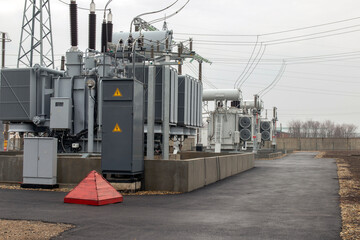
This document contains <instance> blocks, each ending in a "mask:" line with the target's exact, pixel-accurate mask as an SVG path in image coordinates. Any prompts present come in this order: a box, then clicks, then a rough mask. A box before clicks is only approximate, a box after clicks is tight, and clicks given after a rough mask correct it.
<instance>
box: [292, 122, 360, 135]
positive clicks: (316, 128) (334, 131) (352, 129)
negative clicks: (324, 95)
mask: <svg viewBox="0 0 360 240" xmlns="http://www.w3.org/2000/svg"><path fill="white" fill-rule="evenodd" d="M356 130H357V126H355V125H354V124H335V123H334V122H332V121H330V120H326V121H325V122H321V123H320V122H319V121H313V120H308V121H306V122H302V121H299V120H293V121H291V122H289V133H290V136H291V137H303V138H309V137H313V138H318V137H321V138H331V137H336V138H349V137H356Z"/></svg>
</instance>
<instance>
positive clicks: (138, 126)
mask: <svg viewBox="0 0 360 240" xmlns="http://www.w3.org/2000/svg"><path fill="white" fill-rule="evenodd" d="M102 84H103V87H102V89H103V115H102V117H103V126H102V127H103V128H102V129H103V130H102V159H101V169H102V172H103V173H119V174H125V175H135V174H139V173H142V172H143V170H144V87H143V84H142V83H141V82H139V81H137V80H133V79H103V81H102ZM117 91H119V92H120V93H121V94H120V95H121V96H119V94H115V93H116V92H117ZM116 95H118V96H116Z"/></svg>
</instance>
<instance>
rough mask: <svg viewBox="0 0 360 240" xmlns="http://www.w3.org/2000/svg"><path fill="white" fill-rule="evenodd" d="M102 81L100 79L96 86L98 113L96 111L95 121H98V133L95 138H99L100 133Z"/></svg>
mask: <svg viewBox="0 0 360 240" xmlns="http://www.w3.org/2000/svg"><path fill="white" fill-rule="evenodd" d="M102 81H103V79H101V80H100V81H99V84H98V88H97V89H98V94H97V96H98V108H97V109H98V111H97V120H98V131H97V136H98V137H100V136H101V131H102V105H103V103H102V98H103V93H102V87H103V86H102Z"/></svg>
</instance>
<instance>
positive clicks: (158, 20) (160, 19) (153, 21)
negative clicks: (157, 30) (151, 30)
mask: <svg viewBox="0 0 360 240" xmlns="http://www.w3.org/2000/svg"><path fill="white" fill-rule="evenodd" d="M189 2H190V0H187V2H186V3H185V4H184V5H183V6H182V7H181V8H180V9H179V10H177V11H176V12H174V13H172V14H170V15H169V16H165V17H162V18H158V19H154V20H152V21H150V22H149V24H154V23H157V22H161V21H163V20H166V19H169V18H171V17H173V16H175V15H176V14H178V13H179V12H180V11H181V10H183V9H184V8H185V7H186V5H187V4H188V3H189Z"/></svg>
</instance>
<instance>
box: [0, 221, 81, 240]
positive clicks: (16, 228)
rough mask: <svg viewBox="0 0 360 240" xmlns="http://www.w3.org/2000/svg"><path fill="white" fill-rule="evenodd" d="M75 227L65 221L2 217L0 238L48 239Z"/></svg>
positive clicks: (20, 239)
mask: <svg viewBox="0 0 360 240" xmlns="http://www.w3.org/2000/svg"><path fill="white" fill-rule="evenodd" d="M74 227H75V226H74V225H71V224H63V223H46V222H41V221H25V220H4V219H3V220H2V219H0V239H4V240H5V239H6V240H7V239H9V240H10V239H16V240H48V239H51V238H53V237H56V236H59V235H60V234H61V233H63V232H65V231H68V230H70V229H72V228H74Z"/></svg>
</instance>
